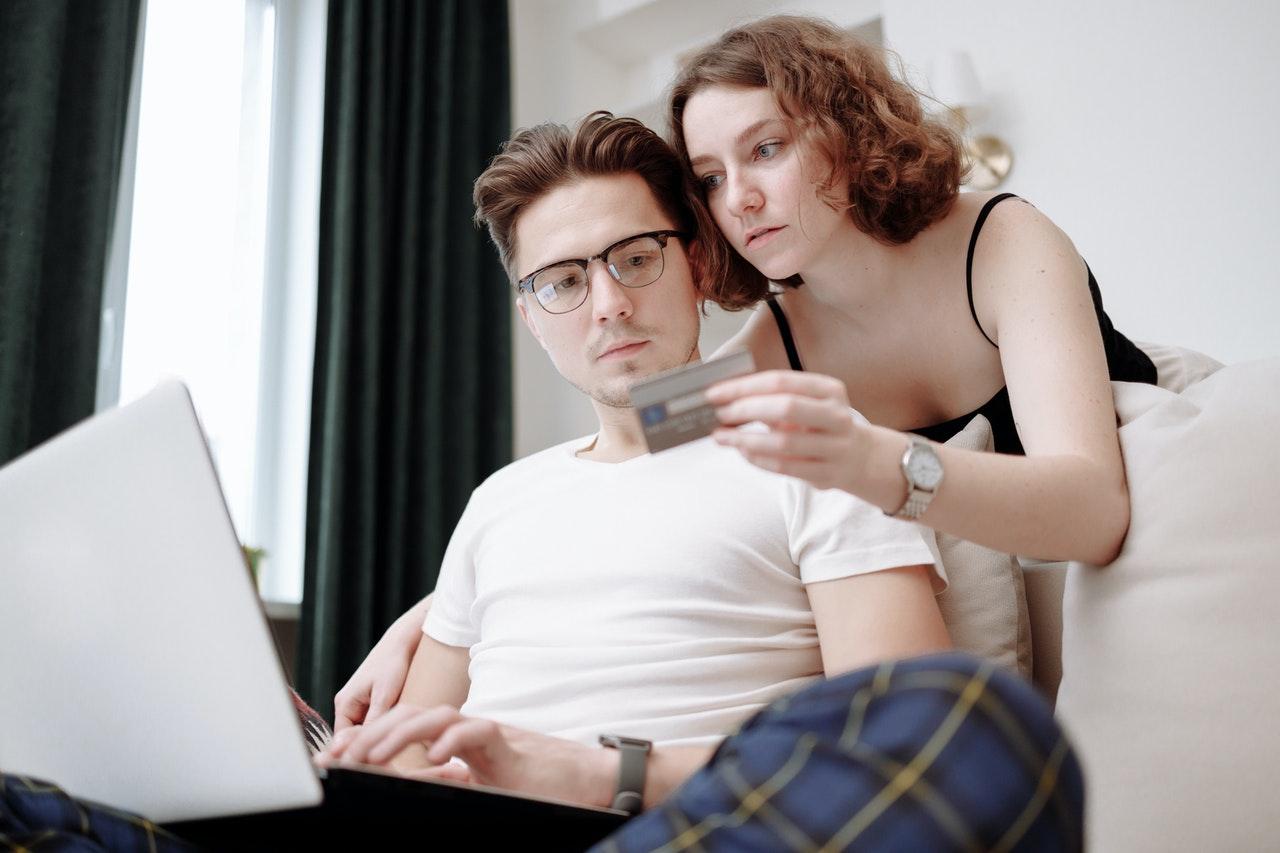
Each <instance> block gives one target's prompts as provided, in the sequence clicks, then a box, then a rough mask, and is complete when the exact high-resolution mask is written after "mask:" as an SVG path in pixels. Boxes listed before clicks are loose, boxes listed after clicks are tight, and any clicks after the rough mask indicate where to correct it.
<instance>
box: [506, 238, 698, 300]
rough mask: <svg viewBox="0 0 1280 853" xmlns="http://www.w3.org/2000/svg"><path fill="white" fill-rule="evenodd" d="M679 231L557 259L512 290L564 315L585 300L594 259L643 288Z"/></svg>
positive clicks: (622, 282)
mask: <svg viewBox="0 0 1280 853" xmlns="http://www.w3.org/2000/svg"><path fill="white" fill-rule="evenodd" d="M684 236H685V235H684V234H683V233H682V232H680V231H649V232H647V233H645V234H635V235H633V236H631V237H624V238H622V239H621V240H619V241H618V242H616V243H614V244H612V245H610V246H609V247H608V248H606V249H605V250H604V251H603V252H601V253H600V254H598V255H592V256H591V257H589V258H582V259H570V260H566V261H557V262H556V263H554V264H552V265H551V266H547V267H543V268H542V269H540V270H537V271H535V272H533V273H531V274H529V275H527V276H525V277H524V278H522V279H520V281H519V282H518V283H517V284H516V290H519V291H521V292H523V293H528V294H531V295H532V296H533V298H534V299H536V300H537V301H538V304H539V305H541V306H542V308H543V310H545V311H547V312H548V313H550V314H568V313H569V312H570V311H572V310H573V309H575V308H578V307H581V305H582V304H583V303H584V302H586V301H587V294H588V293H590V292H591V277H590V276H589V275H588V274H587V267H589V266H590V265H591V262H592V261H594V260H595V259H596V258H600V259H601V260H603V261H604V265H605V267H606V268H608V270H609V275H611V276H613V279H614V281H616V282H618V284H620V285H622V286H623V287H644V286H645V285H648V284H653V283H654V282H655V281H657V280H658V279H659V278H660V277H661V276H662V268H663V249H665V248H666V247H667V240H668V239H669V238H671V237H679V238H681V239H684Z"/></svg>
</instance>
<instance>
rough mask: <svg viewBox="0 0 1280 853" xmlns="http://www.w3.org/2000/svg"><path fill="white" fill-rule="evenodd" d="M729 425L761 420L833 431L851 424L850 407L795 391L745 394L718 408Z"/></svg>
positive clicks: (721, 417) (721, 416) (717, 413)
mask: <svg viewBox="0 0 1280 853" xmlns="http://www.w3.org/2000/svg"><path fill="white" fill-rule="evenodd" d="M716 417H717V418H719V419H720V422H721V423H723V424H725V425H727V426H737V425H739V424H749V423H752V422H753V421H760V422H761V423H765V424H768V425H769V426H771V427H774V428H785V427H800V428H803V429H811V430H823V431H827V432H834V431H837V430H842V429H843V428H845V427H847V426H848V425H849V408H848V406H846V405H842V404H840V403H837V402H835V401H833V400H818V399H814V398H812V397H802V396H799V395H796V394H758V395H755V396H751V397H742V398H739V399H737V400H734V401H733V402H732V403H728V404H726V405H723V406H720V407H719V408H717V409H716Z"/></svg>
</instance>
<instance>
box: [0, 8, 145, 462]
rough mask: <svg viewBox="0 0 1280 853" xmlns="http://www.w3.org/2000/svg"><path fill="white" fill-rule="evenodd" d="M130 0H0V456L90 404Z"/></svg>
mask: <svg viewBox="0 0 1280 853" xmlns="http://www.w3.org/2000/svg"><path fill="white" fill-rule="evenodd" d="M139 5H140V0H0V464H3V463H4V462H6V461H8V460H9V459H12V458H13V457H14V456H17V455H18V454H20V453H22V452H23V451H25V450H27V449H28V448H30V447H33V446H34V445H36V444H39V443H40V442H41V441H43V440H45V439H46V438H48V437H50V436H52V435H54V434H55V433H58V432H60V431H62V430H63V429H65V428H66V427H68V426H70V425H71V424H73V423H75V422H76V421H78V420H81V419H83V418H86V417H88V416H89V415H91V414H93V409H94V396H95V388H96V385H97V377H98V330H99V326H100V323H101V313H102V290H103V274H104V271H105V268H106V257H107V245H108V243H109V241H110V238H111V229H112V225H113V221H114V214H115V206H116V190H117V186H118V184H119V176H120V157H121V151H122V148H123V139H124V127H125V117H126V115H127V113H128V106H129V88H130V83H131V80H132V75H133V52H134V47H135V42H136V41H137V35H138V10H139Z"/></svg>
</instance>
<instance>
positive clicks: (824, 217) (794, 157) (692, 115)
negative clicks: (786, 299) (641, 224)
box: [684, 86, 854, 281]
mask: <svg viewBox="0 0 1280 853" xmlns="http://www.w3.org/2000/svg"><path fill="white" fill-rule="evenodd" d="M684 142H685V147H686V149H687V150H688V152H689V162H690V165H691V167H692V169H693V173H694V175H695V176H696V177H697V179H698V181H699V183H701V184H702V187H703V190H704V191H705V193H706V199H707V206H708V207H709V208H710V210H711V215H712V217H713V218H714V219H715V222H716V225H718V226H719V227H720V230H721V231H722V232H723V233H724V236H725V237H726V238H727V239H728V241H729V243H730V245H732V246H733V248H734V249H736V250H737V251H738V253H739V254H741V255H742V256H743V257H744V258H746V259H747V261H748V262H750V263H751V265H752V266H754V267H755V268H756V269H758V270H759V271H760V272H761V273H763V274H764V276H765V277H766V278H769V279H771V280H773V281H781V280H782V279H785V278H788V277H789V276H792V275H795V274H796V273H803V272H804V271H805V270H806V269H809V268H811V267H812V265H813V264H814V263H815V262H816V261H817V260H818V259H819V258H820V257H821V256H822V254H823V253H824V252H825V251H827V250H828V249H829V248H830V246H831V243H832V237H833V236H834V235H836V234H837V233H838V232H841V231H843V230H846V229H853V228H854V225H853V221H852V220H851V219H850V218H849V216H847V215H846V214H845V213H841V212H838V211H836V210H833V209H832V208H831V206H830V205H829V204H827V203H826V202H825V201H823V200H822V199H821V198H819V197H818V193H817V184H816V182H815V179H816V178H818V177H822V176H825V174H826V171H827V169H828V168H829V166H828V164H827V163H825V162H822V160H821V158H820V157H819V156H818V155H817V154H816V153H815V152H813V151H812V150H811V149H810V147H809V146H808V145H805V144H804V143H802V142H800V141H799V140H797V139H796V137H795V135H794V134H793V133H792V132H791V131H790V129H789V128H788V127H787V124H786V123H785V122H784V121H783V120H782V116H781V114H780V113H779V112H778V109H777V107H776V106H774V103H773V96H772V95H771V94H770V93H769V90H768V89H744V88H734V87H727V86H709V87H707V88H704V89H699V90H698V91H697V92H696V93H695V94H694V95H693V96H692V97H691V98H689V100H688V101H687V102H686V103H685V109H684Z"/></svg>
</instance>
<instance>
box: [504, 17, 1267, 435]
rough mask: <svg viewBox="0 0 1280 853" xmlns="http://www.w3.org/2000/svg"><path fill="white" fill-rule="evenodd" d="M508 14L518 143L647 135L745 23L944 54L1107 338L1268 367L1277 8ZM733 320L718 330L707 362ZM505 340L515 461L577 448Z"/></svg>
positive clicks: (908, 54) (585, 426) (545, 389)
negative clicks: (1074, 257)
mask: <svg viewBox="0 0 1280 853" xmlns="http://www.w3.org/2000/svg"><path fill="white" fill-rule="evenodd" d="M510 8H511V22H512V43H513V50H514V56H513V65H512V67H513V81H514V86H515V88H514V93H513V94H514V121H515V124H516V125H517V126H525V125H529V124H534V123H537V122H538V121H543V120H547V119H552V120H556V121H570V120H572V119H573V118H576V117H578V116H580V115H582V114H584V113H586V112H589V111H590V110H592V109H597V108H607V109H612V110H614V111H615V112H619V113H625V114H631V115H639V116H640V117H641V118H643V119H645V120H646V121H649V122H650V123H651V124H653V125H654V126H655V127H657V126H658V125H657V124H656V122H657V121H658V120H659V117H660V115H661V103H662V92H661V89H662V87H663V85H664V83H665V81H666V80H667V79H669V78H670V75H671V74H672V73H673V71H674V69H675V67H676V64H677V62H678V60H679V57H680V56H681V55H682V54H683V53H684V52H686V51H687V50H689V49H690V48H692V47H694V46H696V45H698V44H700V43H702V42H704V41H707V40H709V39H711V38H712V37H714V36H715V35H716V34H717V33H718V32H720V31H721V30H723V29H724V28H726V27H728V26H731V25H732V24H733V23H735V22H737V21H739V20H741V19H742V18H744V17H749V16H754V15H761V14H770V13H774V12H800V13H808V14H816V15H821V16H824V17H827V18H829V19H832V20H835V21H836V22H837V23H839V24H840V25H841V26H845V27H849V28H855V27H859V28H861V29H862V30H863V31H864V32H866V33H869V34H871V35H872V36H873V37H874V36H876V35H878V34H879V33H880V32H883V38H884V41H885V43H886V44H887V45H888V46H889V47H891V48H893V49H895V50H896V51H897V52H898V53H899V54H900V55H901V56H902V58H903V60H904V61H905V62H906V63H907V65H908V68H909V71H911V70H913V69H914V71H915V72H916V73H918V74H923V72H924V71H925V70H926V69H927V67H928V64H929V62H930V60H931V59H933V58H934V57H935V56H936V55H938V54H939V53H941V52H943V51H946V50H954V49H964V50H968V51H969V52H970V54H971V55H972V56H973V59H974V62H975V65H976V66H977V70H978V75H979V77H980V78H981V81H982V83H983V86H984V88H985V89H986V91H987V93H988V98H989V109H988V111H987V115H986V116H985V118H982V120H981V122H980V124H979V125H978V129H979V130H983V131H986V132H994V133H997V134H998V135H1000V136H1002V137H1003V138H1004V139H1005V140H1006V141H1007V142H1008V143H1009V144H1010V145H1011V146H1012V148H1013V152H1014V158H1015V159H1014V168H1013V172H1012V173H1011V175H1010V176H1009V179H1008V180H1007V181H1006V183H1005V185H1004V186H1003V187H1001V189H1007V190H1010V191H1012V192H1016V193H1019V194H1020V195H1023V196H1025V197H1027V198H1028V199H1030V200H1032V201H1033V202H1034V203H1035V204H1036V205H1037V206H1038V207H1040V209H1041V210H1043V211H1045V212H1046V213H1047V214H1048V215H1049V216H1051V217H1052V218H1053V219H1054V220H1055V221H1056V222H1057V223H1058V224H1059V225H1061V226H1062V227H1063V228H1064V229H1065V230H1066V231H1067V233H1068V234H1070V235H1071V237H1072V238H1073V239H1074V240H1075V242H1076V246H1077V247H1078V248H1079V249H1080V251H1081V253H1082V254H1083V255H1084V257H1085V258H1086V260H1088V261H1089V264H1090V265H1091V266H1092V268H1093V270H1094V273H1095V274H1096V275H1097V277H1098V280H1099V283H1100V285H1101V287H1102V293H1103V298H1104V301H1105V303H1106V307H1107V311H1108V313H1109V314H1110V315H1111V317H1112V319H1113V320H1115V322H1116V325H1117V327H1118V328H1119V329H1120V330H1121V331H1123V332H1124V333H1125V334H1127V335H1130V336H1131V337H1134V338H1138V339H1142V340H1153V341H1160V342H1169V343H1178V344H1182V345H1184V346H1190V347H1194V348H1196V349H1200V350H1203V351H1205V352H1208V353H1210V354H1212V355H1214V356H1216V357H1218V358H1220V359H1222V360H1224V361H1228V362H1230V361H1240V360H1245V359H1249V358H1257V357H1262V356H1267V355H1280V335H1277V333H1275V332H1273V331H1272V327H1273V324H1274V322H1275V318H1277V317H1280V287H1278V286H1277V285H1280V273H1278V272H1277V270H1280V248H1277V247H1280V239H1277V236H1278V235H1280V212H1278V209H1277V207H1276V204H1275V197H1276V196H1277V194H1278V191H1280V158H1277V157H1275V156H1274V155H1273V153H1272V152H1273V150H1274V149H1276V148H1277V143H1276V141H1277V140H1280V115H1278V114H1277V113H1278V112H1280V110H1278V109H1277V108H1278V107H1280V99H1277V97H1276V94H1275V93H1276V92H1277V91H1280V59H1278V58H1277V54H1276V52H1275V48H1274V45H1276V44H1277V43H1280V6H1276V5H1269V4H1253V3H1247V2H1245V1H1244V0H1221V1H1220V2H1217V3H1208V2H1190V0H1184V2H1157V0H1142V1H1141V2H1130V3H1123V4H1120V3H1112V2H1105V0H1073V2H1071V3H1049V2H1036V3H1026V2H1017V0H968V2H964V3H954V2H944V0H846V1H845V2H837V0H810V2H799V0H796V2H768V0H733V2H730V0H692V2H691V0H511V6H510ZM659 129H660V130H664V131H665V128H662V127H659ZM959 286H962V285H959ZM742 316H743V315H741V314H739V315H723V314H717V316H715V317H714V318H713V320H712V321H711V323H710V324H709V325H710V328H709V329H708V331H707V333H706V334H704V352H706V351H709V350H710V349H713V348H714V346H715V345H716V344H717V342H718V341H722V340H724V339H725V338H726V337H728V335H729V334H730V333H731V332H732V330H733V329H734V328H736V326H737V325H738V324H739V323H740V322H741V318H742ZM516 322H517V324H519V320H518V318H517V320H516ZM514 334H515V335H516V345H515V359H516V365H515V383H516V389H515V395H516V398H515V406H516V453H517V455H525V454H527V453H530V452H532V451H534V450H538V449H540V448H542V447H545V446H547V445H549V444H551V443H553V442H556V441H561V440H564V439H567V438H570V437H573V436H575V435H580V434H585V433H587V432H590V431H591V430H592V429H593V428H594V419H593V416H592V413H591V409H590V407H589V406H588V405H587V404H586V403H585V401H584V400H583V398H582V395H581V394H579V393H578V392H577V391H575V390H574V389H572V388H570V387H569V386H568V385H567V384H566V383H564V381H563V380H561V379H560V378H559V376H558V375H557V374H556V373H555V371H554V370H553V369H552V368H551V366H550V364H549V362H548V361H547V359H546V356H545V355H543V354H542V352H541V350H540V349H539V348H538V347H537V344H536V343H534V342H533V341H532V339H531V337H530V336H529V335H528V333H527V332H526V331H525V330H524V328H523V327H522V326H519V325H517V328H516V329H515V330H514Z"/></svg>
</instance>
